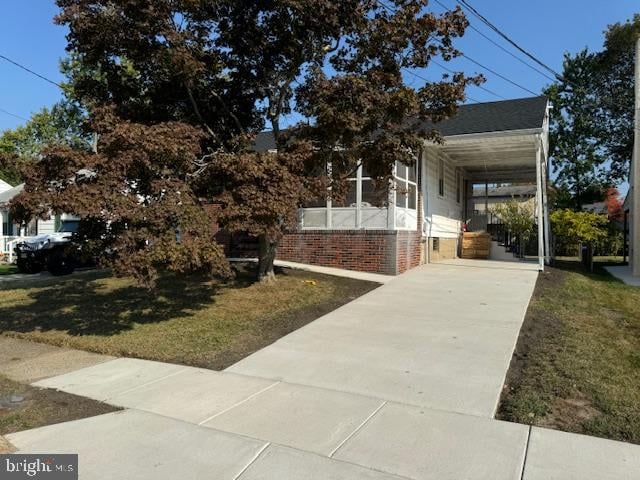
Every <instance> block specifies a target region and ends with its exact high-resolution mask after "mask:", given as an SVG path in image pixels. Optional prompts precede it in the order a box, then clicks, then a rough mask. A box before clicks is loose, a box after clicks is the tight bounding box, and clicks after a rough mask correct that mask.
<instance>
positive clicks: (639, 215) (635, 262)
mask: <svg viewBox="0 0 640 480" xmlns="http://www.w3.org/2000/svg"><path fill="white" fill-rule="evenodd" d="M635 92H636V94H635V98H636V103H635V130H634V136H633V138H634V143H633V159H632V160H631V162H632V165H631V181H630V182H629V183H630V188H631V189H632V198H633V204H632V210H631V215H632V219H631V220H632V221H631V232H630V234H631V235H630V236H631V242H630V243H631V254H632V255H633V256H632V257H631V260H632V269H633V275H634V276H640V35H639V36H638V38H637V39H636V74H635Z"/></svg>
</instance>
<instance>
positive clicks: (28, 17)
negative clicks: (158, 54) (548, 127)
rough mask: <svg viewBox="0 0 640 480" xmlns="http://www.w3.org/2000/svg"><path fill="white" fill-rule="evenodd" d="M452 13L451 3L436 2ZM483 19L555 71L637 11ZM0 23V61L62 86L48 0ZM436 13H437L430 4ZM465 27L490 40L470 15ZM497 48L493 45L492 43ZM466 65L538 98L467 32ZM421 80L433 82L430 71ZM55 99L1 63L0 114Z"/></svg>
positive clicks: (10, 123) (497, 7)
mask: <svg viewBox="0 0 640 480" xmlns="http://www.w3.org/2000/svg"><path fill="white" fill-rule="evenodd" d="M440 1H441V2H442V3H443V4H446V5H448V6H449V7H453V6H454V5H455V0H440ZM469 2H470V3H471V4H472V5H473V6H474V7H476V9H478V10H479V11H480V12H481V13H482V14H484V15H485V16H486V17H488V18H489V19H490V20H491V21H493V22H494V23H495V24H496V25H497V26H498V27H500V28H501V29H502V30H503V31H505V32H506V33H507V34H509V35H510V36H511V37H512V38H513V39H514V40H516V41H517V42H519V43H520V44H521V45H523V46H525V47H526V48H527V49H528V50H530V51H531V52H532V53H534V54H535V55H537V56H538V57H539V58H541V59H542V60H543V61H544V62H546V63H548V64H549V65H550V66H551V67H553V68H555V69H556V70H560V69H561V66H562V56H563V53H564V52H566V51H569V52H573V53H574V52H577V51H579V50H580V49H582V48H584V47H588V48H589V49H591V50H599V49H600V48H601V46H602V32H603V30H604V29H605V28H606V26H607V25H608V24H611V23H615V22H618V21H625V20H627V19H629V18H631V16H632V15H633V13H634V12H639V11H640V5H639V4H638V2H637V0H615V1H610V2H603V1H602V0H560V1H559V0H538V1H537V2H525V1H513V0H484V1H480V0H469ZM2 7H3V8H2V15H1V16H0V54H2V55H6V56H8V57H10V58H13V59H14V60H17V61H19V62H20V63H23V64H24V65H26V66H28V67H30V68H31V69H33V70H35V71H37V72H39V73H41V74H43V75H45V76H47V77H49V78H51V79H53V80H56V81H60V80H62V76H61V75H60V73H59V70H58V66H59V60H60V58H62V57H64V56H65V45H66V41H65V33H66V32H65V29H64V28H62V27H59V26H56V25H54V24H53V16H54V15H55V14H56V11H57V9H56V7H55V4H54V2H53V1H49V0H26V1H18V0H5V1H4V2H3V5H2ZM432 8H433V9H434V10H435V11H438V12H441V11H442V8H441V7H440V6H439V5H437V4H436V3H435V2H433V3H432ZM469 18H470V20H471V23H472V24H473V25H475V26H476V27H477V28H479V29H481V30H482V31H483V32H485V33H486V34H487V35H489V36H491V37H492V38H494V39H495V40H498V39H497V37H496V36H495V35H494V34H492V33H490V32H489V31H488V30H487V28H486V27H484V26H483V25H481V24H480V22H478V21H477V20H476V19H475V18H474V17H473V16H471V15H470V16H469ZM498 41H499V40H498ZM458 45H459V47H460V49H461V50H462V51H463V52H465V54H467V55H469V56H470V57H471V58H473V59H475V60H477V61H479V62H481V63H483V64H485V65H487V66H489V67H491V68H493V69H494V70H496V71H497V72H499V73H501V74H503V75H505V76H507V77H509V78H511V79H512V80H514V81H515V82H517V83H519V84H521V85H523V86H524V87H527V88H528V89H529V90H532V91H534V92H539V91H540V90H541V89H542V88H543V87H544V86H545V85H546V84H547V83H548V82H549V80H547V79H545V78H544V77H542V76H540V75H539V74H537V73H535V72H534V71H532V70H530V69H529V68H528V67H526V66H525V65H522V64H521V63H519V62H518V61H517V60H515V59H513V58H512V57H510V56H508V55H507V54H505V53H504V52H502V51H500V50H499V49H498V48H496V47H495V46H494V45H492V44H491V43H489V42H488V41H487V40H485V39H484V38H482V37H481V36H480V35H478V34H477V33H476V32H474V31H471V30H469V31H468V32H467V35H466V36H465V38H463V39H461V40H460V42H459V43H458ZM448 66H449V67H451V68H453V69H455V70H464V71H466V72H467V73H475V72H480V71H482V70H481V69H479V68H478V67H476V66H474V65H473V64H470V63H469V62H468V61H467V60H465V59H457V60H455V62H451V63H450V64H449V65H448ZM420 74H421V75H422V76H424V77H426V78H429V79H436V78H439V76H440V74H441V70H440V69H439V68H438V67H436V66H435V65H434V66H433V67H431V68H429V70H428V71H425V72H420ZM486 77H487V79H488V81H487V83H486V84H485V85H484V86H485V87H487V88H488V89H490V90H492V91H494V92H496V93H498V94H500V95H501V96H503V97H506V98H517V97H524V96H529V95H530V94H528V93H527V92H525V91H523V90H520V89H519V88H517V87H515V86H513V85H510V84H509V83H507V82H505V81H503V80H500V79H499V78H496V77H494V76H492V75H491V74H488V73H486ZM407 81H408V82H415V85H416V86H417V85H419V83H420V82H421V80H419V79H416V78H413V77H411V76H407ZM468 93H469V95H470V96H471V97H473V98H474V99H477V100H480V101H490V100H497V98H496V97H494V96H492V95H490V94H489V93H486V92H484V91H482V90H479V89H477V88H471V89H470V90H469V92H468ZM59 98H60V92H59V91H58V89H57V88H56V87H55V86H53V85H51V84H49V83H46V82H44V81H42V80H40V79H38V78H36V77H34V76H32V75H30V74H28V73H27V72H24V71H22V70H20V69H18V68H17V67H15V66H13V65H11V64H9V63H7V62H5V61H3V60H0V109H3V110H6V111H8V112H10V113H12V114H15V115H18V116H21V117H26V118H28V117H29V116H30V114H31V113H32V112H34V111H37V110H39V109H40V108H42V107H44V106H50V105H52V104H53V103H55V102H56V101H57V100H58V99H59ZM20 123H23V120H20V119H19V118H15V117H12V116H10V115H8V114H6V113H4V112H3V111H0V131H1V130H4V129H6V128H13V127H15V126H17V125H19V124H20Z"/></svg>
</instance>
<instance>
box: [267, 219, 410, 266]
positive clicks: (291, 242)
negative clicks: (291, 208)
mask: <svg viewBox="0 0 640 480" xmlns="http://www.w3.org/2000/svg"><path fill="white" fill-rule="evenodd" d="M420 258H421V241H420V235H419V234H418V232H413V231H389V230H304V231H299V232H292V233H289V234H287V235H285V236H284V238H283V239H282V242H281V244H280V247H279V248H278V259H280V260H288V261H291V262H299V263H308V264H311V265H322V266H325V267H336V268H344V269H347V270H357V271H361V272H372V273H384V274H388V275H397V274H399V273H402V272H404V271H406V270H408V269H410V268H413V267H416V266H418V265H419V264H420Z"/></svg>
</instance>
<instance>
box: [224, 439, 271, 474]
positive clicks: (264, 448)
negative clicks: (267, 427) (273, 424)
mask: <svg viewBox="0 0 640 480" xmlns="http://www.w3.org/2000/svg"><path fill="white" fill-rule="evenodd" d="M269 445H271V442H267V443H265V444H264V446H263V447H262V448H261V449H260V450H258V453H256V454H255V456H254V457H253V458H252V459H251V461H250V462H249V463H247V464H246V465H245V466H244V468H243V469H242V470H240V472H239V473H238V474H237V475H236V476H235V477H233V480H238V479H239V478H240V477H241V476H242V475H244V472H246V471H247V469H248V468H249V467H250V466H251V465H253V464H254V463H255V462H256V460H258V458H260V455H262V452H264V451H265V450H266V449H267V448H269Z"/></svg>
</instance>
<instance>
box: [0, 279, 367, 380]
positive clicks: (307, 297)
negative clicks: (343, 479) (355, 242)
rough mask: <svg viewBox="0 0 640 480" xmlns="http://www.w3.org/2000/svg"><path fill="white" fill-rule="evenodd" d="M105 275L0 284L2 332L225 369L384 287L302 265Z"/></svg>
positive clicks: (82, 348) (103, 350) (51, 342)
mask: <svg viewBox="0 0 640 480" xmlns="http://www.w3.org/2000/svg"><path fill="white" fill-rule="evenodd" d="M251 268H253V267H251ZM105 275H106V274H104V273H102V274H100V273H92V274H85V275H83V276H82V277H75V278H69V279H66V280H61V279H60V278H56V279H53V281H51V282H49V283H47V284H46V285H43V284H42V283H38V284H35V283H34V284H33V285H32V287H31V288H28V287H26V288H18V289H13V290H0V333H1V334H4V335H9V336H12V337H17V338H24V339H28V340H32V341H36V342H43V343H49V344H53V345H58V346H64V347H71V348H76V349H81V350H89V351H93V352H98V353H105V354H110V355H117V356H130V357H137V358H146V359H152V360H160V361H166V362H174V363H183V364H188V365H195V366H202V367H206V368H214V369H220V368H225V367H227V366H229V365H230V364H232V363H234V362H236V361H238V360H239V359H241V358H243V357H244V356H246V355H248V354H250V353H252V352H254V351H256V350H258V349H260V348H262V347H264V346H266V345H268V344H270V343H272V342H274V341H275V340H277V339H278V338H280V337H281V336H283V335H286V334H287V333H289V332H291V331H293V330H295V329H297V328H299V327H300V326H302V325H304V324H306V323H308V322H309V321H312V320H314V319H315V318H318V317H319V316H321V315H323V314H324V313H327V312H329V311H331V310H333V309H335V308H337V307H338V306H339V305H341V304H344V303H346V302H348V301H350V300H352V299H353V298H356V297H358V296H360V295H362V294H363V293H365V292H367V291H369V290H371V289H372V288H375V286H377V285H376V284H373V283H370V282H362V281H357V280H352V279H346V278H339V277H332V276H328V275H320V274H314V273H310V272H302V271H295V270H283V271H281V272H280V273H279V274H278V276H277V278H278V280H277V281H276V282H274V283H273V284H264V283H254V282H252V280H251V279H252V278H253V275H252V273H251V272H247V271H244V270H243V271H240V272H239V275H238V277H237V279H236V280H234V281H232V282H229V283H217V282H215V281H210V280H206V279H203V278H197V277H176V276H166V277H164V278H162V279H161V280H160V281H159V282H158V285H157V288H156V290H153V291H149V290H147V289H144V288H140V287H137V286H135V285H134V284H133V283H132V281H131V280H129V279H122V278H113V277H108V276H105Z"/></svg>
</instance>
